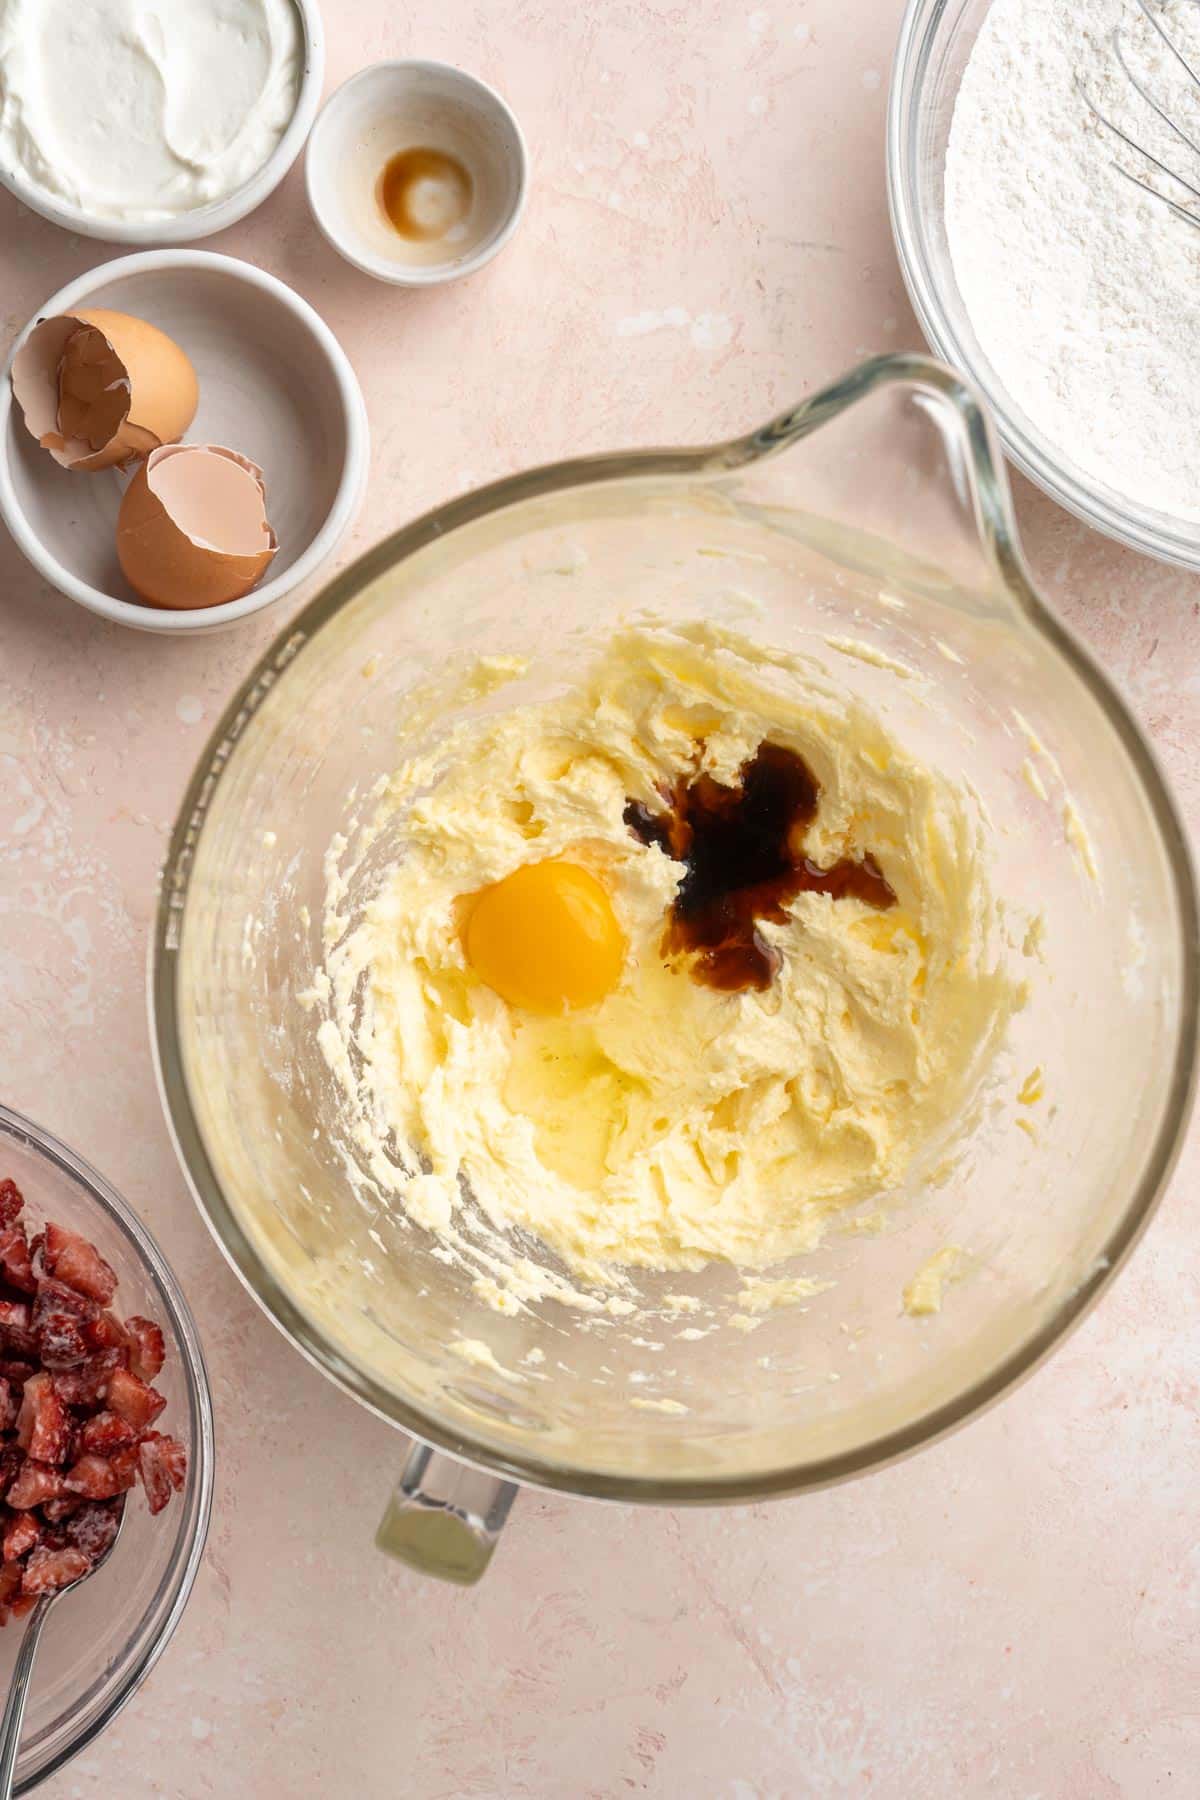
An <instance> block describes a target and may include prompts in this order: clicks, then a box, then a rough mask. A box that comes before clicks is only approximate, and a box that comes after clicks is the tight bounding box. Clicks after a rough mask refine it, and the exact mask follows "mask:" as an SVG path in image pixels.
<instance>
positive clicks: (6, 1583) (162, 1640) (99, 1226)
mask: <svg viewBox="0 0 1200 1800" xmlns="http://www.w3.org/2000/svg"><path fill="white" fill-rule="evenodd" d="M212 1476H213V1433H212V1404H211V1399H210V1395H209V1389H208V1377H207V1375H206V1373H205V1368H204V1358H203V1355H202V1353H201V1350H200V1343H199V1339H198V1337H197V1334H196V1327H195V1325H194V1323H193V1321H192V1317H191V1314H190V1312H189V1311H188V1307H187V1303H186V1301H185V1300H184V1298H183V1295H182V1293H181V1292H180V1290H179V1287H178V1284H177V1283H176V1281H175V1278H174V1276H173V1275H172V1273H171V1271H170V1269H169V1268H168V1267H167V1264H166V1262H165V1261H164V1260H163V1257H162V1253H161V1252H160V1250H159V1248H158V1246H157V1245H156V1244H155V1242H154V1240H153V1238H152V1237H151V1236H150V1235H149V1233H148V1232H147V1231H146V1229H145V1227H144V1226H143V1225H142V1223H141V1221H140V1220H139V1219H138V1218H137V1217H136V1216H135V1214H134V1213H133V1212H132V1211H131V1210H130V1208H129V1207H128V1206H127V1205H126V1204H125V1202H124V1201H123V1200H121V1199H120V1197H119V1196H118V1195H117V1194H116V1193H114V1191H113V1189H112V1188H111V1187H109V1185H108V1183H107V1182H106V1181H104V1179H103V1178H102V1177H101V1176H100V1175H98V1174H97V1173H96V1171H95V1170H94V1169H91V1168H89V1167H88V1165H87V1164H86V1163H85V1162H83V1161H82V1160H81V1159H80V1158H79V1157H77V1156H76V1155H75V1154H74V1153H73V1152H72V1151H70V1150H68V1149H67V1148H66V1146H65V1145H63V1144H61V1143H59V1142H58V1141H57V1140H56V1139H55V1138H53V1137H51V1136H50V1135H49V1134H48V1133H47V1132H44V1131H42V1130H41V1129H40V1127H38V1126H36V1125H33V1124H31V1123H30V1122H29V1121H28V1120H27V1119H23V1118H21V1117H20V1116H19V1115H18V1114H16V1113H13V1112H10V1111H9V1110H8V1108H6V1107H3V1106H0V1683H3V1685H4V1687H6V1686H7V1683H8V1678H9V1675H10V1673H11V1670H12V1665H13V1663H14V1662H15V1660H16V1654H17V1647H18V1645H19V1643H20V1638H21V1630H22V1620H23V1617H24V1615H25V1614H26V1613H27V1612H28V1611H29V1610H30V1609H31V1608H32V1607H33V1606H34V1605H35V1604H36V1600H37V1597H38V1595H39V1594H42V1593H45V1592H47V1591H50V1590H52V1589H54V1588H57V1587H65V1586H66V1585H67V1584H68V1583H69V1582H72V1581H75V1580H77V1579H78V1578H79V1576H81V1575H83V1574H85V1573H86V1572H87V1570H88V1569H89V1568H90V1567H91V1566H92V1564H93V1563H95V1562H98V1561H99V1560H100V1558H101V1557H102V1555H103V1553H104V1551H105V1550H106V1549H107V1548H108V1546H109V1544H110V1543H111V1542H112V1539H113V1537H114V1536H115V1534H116V1531H117V1527H118V1524H120V1522H121V1520H122V1517H123V1518H124V1527H123V1529H122V1532H121V1541H120V1543H119V1544H117V1545H116V1547H115V1549H114V1551H113V1554H112V1556H111V1557H109V1558H108V1561H107V1562H106V1564H105V1566H104V1567H103V1568H102V1569H98V1570H97V1572H96V1574H95V1575H94V1576H92V1577H90V1578H89V1579H88V1580H87V1581H84V1582H81V1583H80V1586H79V1587H78V1588H77V1589H76V1591H75V1592H74V1593H73V1594H70V1595H68V1596H66V1597H65V1598H64V1599H63V1601H62V1603H61V1605H60V1606H57V1607H55V1608H54V1610H53V1612H52V1613H51V1615H50V1618H49V1619H48V1621H47V1624H46V1629H45V1635H44V1638H43V1641H42V1647H41V1650H40V1652H39V1655H38V1661H37V1665H36V1668H35V1671H34V1680H33V1689H32V1692H31V1694H30V1698H29V1704H28V1707H27V1710H26V1715H25V1727H24V1732H23V1736H22V1742H21V1756H20V1761H19V1764H18V1767H17V1783H16V1790H15V1791H16V1792H17V1793H18V1794H23V1793H28V1792H29V1791H30V1790H31V1789H32V1788H33V1787H35V1786H36V1785H37V1784H38V1783H39V1782H40V1781H42V1780H44V1779H45V1777H46V1776H47V1775H49V1774H51V1773H52V1772H53V1771H54V1770H55V1769H58V1768H61V1767H62V1765H63V1763H65V1762H66V1761H67V1760H68V1758H70V1757H72V1756H74V1755H76V1753H77V1752H78V1751H80V1750H82V1749H83V1747H84V1746H85V1745H86V1744H88V1743H90V1741H91V1740H92V1738H94V1737H95V1736H96V1734H97V1732H99V1731H102V1730H103V1729H104V1727H105V1726H106V1725H107V1724H108V1722H109V1720H110V1719H112V1718H113V1717H114V1716H115V1714H116V1713H117V1712H118V1711H119V1709H120V1708H121V1707H122V1706H123V1705H124V1704H125V1702H126V1701H127V1700H128V1699H129V1698H130V1696H131V1695H132V1694H133V1693H134V1692H135V1691H136V1690H137V1688H138V1686H139V1685H140V1683H141V1682H142V1680H143V1679H144V1678H145V1676H146V1675H147V1674H148V1673H149V1671H150V1669H151V1668H153V1666H154V1664H155V1662H156V1661H157V1660H158V1657H159V1656H160V1655H161V1654H162V1651H163V1649H164V1648H165V1646H166V1644H167V1642H168V1640H169V1639H170V1636H171V1633H172V1632H173V1631H174V1629H175V1626H176V1625H177V1624H178V1622H179V1619H180V1617H181V1615H182V1613H183V1609H184V1607H185V1605H186V1604H187V1599H188V1595H189V1593H190V1592H191V1587H192V1582H193V1581H194V1579H195V1576H196V1570H197V1568H198V1567H199V1563H200V1558H201V1555H202V1553H203V1549H204V1540H205V1536H206V1533H207V1530H208V1518H209V1511H210V1508H211V1503H212ZM2 1692H3V1688H0V1693H2Z"/></svg>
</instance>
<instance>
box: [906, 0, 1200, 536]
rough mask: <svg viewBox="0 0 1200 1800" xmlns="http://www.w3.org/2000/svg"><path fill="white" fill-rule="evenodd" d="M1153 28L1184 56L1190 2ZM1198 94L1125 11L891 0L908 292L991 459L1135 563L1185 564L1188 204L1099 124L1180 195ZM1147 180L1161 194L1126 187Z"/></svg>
mask: <svg viewBox="0 0 1200 1800" xmlns="http://www.w3.org/2000/svg"><path fill="white" fill-rule="evenodd" d="M1154 11H1155V18H1156V19H1157V20H1158V21H1159V22H1160V23H1161V24H1162V25H1163V27H1164V28H1165V29H1166V30H1167V31H1168V32H1169V34H1170V36H1171V37H1172V39H1173V40H1174V42H1175V44H1176V45H1177V46H1178V47H1179V49H1180V50H1181V51H1182V52H1183V53H1184V55H1185V56H1187V57H1188V59H1189V60H1190V61H1191V62H1192V63H1193V65H1194V66H1195V65H1200V9H1197V8H1196V7H1195V6H1194V5H1192V4H1191V3H1190V0H1164V3H1163V4H1162V5H1161V6H1157V5H1156V6H1155V9H1154ZM1118 28H1120V30H1121V34H1122V43H1123V46H1124V52H1125V56H1126V60H1127V62H1128V64H1129V67H1130V68H1131V69H1132V70H1133V72H1134V74H1135V75H1137V76H1138V78H1139V79H1140V80H1141V81H1142V82H1143V84H1144V85H1145V86H1146V88H1147V90H1148V91H1149V93H1150V94H1151V95H1153V97H1154V98H1155V99H1156V100H1157V101H1158V102H1159V103H1160V104H1161V105H1162V106H1163V108H1164V110H1165V111H1166V112H1167V113H1168V114H1169V115H1170V116H1171V117H1172V118H1173V119H1175V120H1177V121H1178V123H1179V124H1180V125H1181V126H1182V127H1183V128H1184V129H1185V130H1187V131H1189V132H1190V133H1191V135H1192V136H1193V137H1196V136H1197V124H1198V123H1200V90H1197V89H1196V87H1195V86H1194V85H1193V84H1191V83H1190V82H1189V81H1188V80H1187V78H1186V76H1185V75H1184V73H1183V70H1182V68H1181V66H1180V64H1179V62H1178V60H1177V59H1176V58H1175V57H1174V56H1173V55H1172V53H1171V51H1170V49H1169V48H1168V46H1167V45H1166V43H1165V42H1164V40H1163V38H1162V37H1161V35H1160V34H1159V33H1158V32H1156V30H1155V28H1154V25H1153V23H1152V22H1150V21H1148V20H1147V19H1146V18H1145V17H1144V16H1143V15H1142V13H1141V11H1140V9H1139V8H1138V7H1137V6H1136V5H1135V4H1134V0H1096V3H1095V4H1094V5H1091V6H1088V7H1086V8H1081V7H1080V6H1078V5H1077V4H1076V3H1075V0H990V3H989V0H950V3H949V4H947V3H946V0H912V3H911V4H910V6H909V8H908V11H907V13H906V15H905V19H904V24H903V26H902V29H901V35H900V43H899V47H898V51H897V57H896V64H895V73H894V76H893V83H892V96H891V109H890V117H889V127H888V169H889V189H890V201H891V209H892V221H893V228H894V231H895V236H896V244H897V249H898V252H899V256H900V262H901V266H902V268H903V271H904V276H905V280H906V282H907V284H908V290H909V294H910V296H911V298H912V301H913V305H914V307H915V309H916V312H917V316H918V318H919V319H920V321H921V324H922V326H923V328H924V330H925V332H926V335H927V336H928V338H929V340H930V342H931V344H932V345H933V346H934V347H935V349H936V350H937V352H938V354H939V355H941V356H943V357H945V358H946V360H947V361H948V362H950V363H952V364H954V365H955V366H956V367H958V368H961V369H964V370H966V371H968V372H969V373H970V374H971V376H972V377H973V379H974V380H975V382H976V383H977V384H978V386H979V387H980V388H981V390H982V391H983V394H984V396H985V398H986V399H987V401H988V402H989V403H990V406H991V409H992V411H993V413H994V415H995V418H996V420H997V423H998V426H999V430H1000V434H1001V437H1002V439H1003V442H1004V446H1005V448H1006V450H1007V451H1008V454H1009V455H1010V456H1011V457H1012V459H1013V461H1014V462H1015V463H1016V464H1017V466H1018V467H1019V468H1020V469H1021V470H1022V471H1023V472H1024V473H1025V474H1026V475H1028V476H1030V477H1031V479H1032V480H1034V481H1036V482H1037V483H1038V484H1039V485H1040V486H1041V487H1042V488H1044V489H1045V490H1046V492H1047V493H1049V494H1050V495H1051V496H1052V497H1053V498H1054V499H1055V500H1057V501H1058V502H1059V503H1060V505H1062V506H1065V507H1067V508H1068V510H1069V511H1071V512H1073V513H1075V514H1076V515H1077V516H1078V517H1080V518H1082V519H1084V520H1086V521H1087V522H1088V523H1089V524H1091V525H1094V526H1095V527H1096V528H1097V529H1099V530H1100V531H1103V532H1105V533H1107V534H1108V535H1109V536H1110V537H1114V538H1117V539H1119V540H1120V541H1121V542H1123V543H1126V544H1130V545H1132V546H1133V547H1134V548H1135V549H1138V550H1142V551H1144V552H1146V553H1148V554H1150V555H1153V556H1158V557H1161V558H1163V559H1165V560H1167V561H1171V562H1176V563H1181V564H1184V565H1186V566H1188V567H1191V568H1196V567H1200V481H1197V470H1200V355H1198V354H1197V351H1198V349H1200V224H1193V223H1191V222H1189V221H1188V220H1186V219H1184V218H1181V217H1180V216H1178V214H1177V213H1176V212H1174V211H1173V210H1172V208H1171V207H1170V206H1169V205H1167V204H1166V200H1167V199H1170V200H1174V201H1176V202H1177V203H1184V202H1187V201H1188V200H1189V198H1191V196H1189V194H1188V192H1187V190H1186V189H1185V188H1182V187H1181V186H1180V185H1179V184H1178V183H1176V182H1173V181H1170V180H1168V179H1167V177H1165V176H1164V175H1161V174H1158V173H1156V172H1155V171H1154V169H1153V168H1152V166H1151V165H1150V164H1149V163H1148V162H1147V161H1146V160H1145V159H1143V158H1140V157H1138V156H1137V155H1136V154H1135V153H1134V152H1133V151H1132V150H1130V149H1129V148H1127V147H1126V146H1125V145H1123V144H1122V143H1121V142H1120V140H1119V139H1118V137H1117V136H1116V135H1115V133H1114V132H1112V131H1111V130H1109V129H1107V128H1106V127H1105V126H1104V125H1102V124H1101V123H1100V122H1099V121H1098V120H1097V118H1096V117H1095V114H1094V113H1093V111H1092V110H1091V108H1090V107H1089V104H1088V100H1089V98H1090V100H1091V101H1092V102H1093V103H1094V105H1095V107H1096V108H1098V109H1099V111H1100V112H1102V113H1103V114H1104V115H1106V117H1107V118H1108V119H1110V120H1111V121H1112V122H1113V124H1114V125H1116V126H1117V127H1118V128H1119V129H1120V130H1121V131H1124V132H1125V133H1127V134H1128V136H1129V137H1131V138H1133V139H1134V141H1135V142H1137V143H1138V144H1140V145H1142V146H1144V147H1145V149H1147V150H1148V151H1150V152H1151V154H1152V155H1154V156H1156V157H1159V158H1161V159H1162V160H1163V161H1164V162H1165V163H1166V164H1167V165H1168V166H1169V167H1171V168H1172V169H1174V170H1176V171H1177V172H1178V174H1179V175H1181V176H1183V177H1184V178H1186V179H1187V180H1189V181H1192V182H1196V183H1197V184H1198V185H1200V156H1197V155H1195V154H1194V153H1193V152H1191V151H1189V149H1188V148H1187V147H1186V146H1185V145H1184V144H1183V143H1182V142H1181V141H1180V139H1179V138H1178V137H1177V136H1176V135H1175V134H1174V133H1173V132H1172V131H1171V129H1170V128H1169V126H1168V125H1167V124H1165V123H1164V122H1163V121H1162V120H1161V119H1159V118H1156V117H1155V115H1154V113H1153V111H1152V110H1151V109H1150V107H1149V106H1148V105H1147V104H1146V103H1145V102H1144V101H1143V100H1141V99H1139V97H1138V95H1137V93H1136V91H1135V88H1134V86H1133V85H1132V83H1131V82H1130V81H1129V79H1128V77H1127V75H1126V74H1124V73H1123V72H1122V70H1121V67H1120V64H1119V62H1118V60H1117V55H1116V52H1115V49H1114V44H1113V34H1114V31H1115V30H1117V29H1118ZM1134 177H1136V178H1138V179H1140V180H1150V181H1151V183H1152V184H1156V185H1157V188H1158V190H1159V193H1160V195H1161V196H1163V197H1158V196H1156V195H1155V194H1152V193H1149V192H1147V191H1146V190H1145V188H1143V187H1139V186H1138V185H1136V182H1135V179H1133V178H1134Z"/></svg>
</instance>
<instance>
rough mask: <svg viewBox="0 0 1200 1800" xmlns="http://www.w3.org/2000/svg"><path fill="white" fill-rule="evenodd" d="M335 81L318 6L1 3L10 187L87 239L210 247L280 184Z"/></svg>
mask: <svg viewBox="0 0 1200 1800" xmlns="http://www.w3.org/2000/svg"><path fill="white" fill-rule="evenodd" d="M324 66H325V44H324V34H323V31H322V28H321V19H320V14H319V12H318V10H317V6H316V0H87V4H86V5H80V4H78V0H0V182H2V183H3V185H4V186H5V187H6V188H8V190H9V192H10V193H12V194H14V195H15V196H16V198H17V199H18V200H20V201H22V202H23V203H24V204H25V205H26V206H28V207H30V208H31V209H32V210H33V211H34V212H37V213H40V214H41V215H42V216H43V217H44V218H47V219H49V220H51V221H52V223H54V224H55V225H60V226H62V227H63V228H64V229H65V230H68V231H74V232H79V233H81V234H82V235H83V236H85V237H99V238H105V239H107V240H109V241H110V242H114V243H124V244H182V243H189V242H192V241H193V240H195V239H197V238H203V237H208V236H210V235H211V234H212V233H213V232H217V231H222V230H224V228H225V227H226V226H227V225H232V224H234V223H236V221H237V220H238V219H241V218H244V217H245V215H246V214H247V213H249V212H251V211H253V209H254V208H255V207H256V206H258V205H259V204H260V203H261V202H262V201H263V200H265V199H266V197H267V195H268V194H270V193H271V192H272V191H273V190H274V188H275V187H277V186H278V184H279V182H280V181H282V179H283V177H284V175H285V174H286V173H287V171H288V169H289V168H290V167H291V165H292V163H293V162H294V161H295V159H296V157H297V155H298V154H299V152H300V149H301V147H302V145H303V143H304V140H305V138H306V137H307V136H308V132H309V129H310V127H311V125H312V122H313V119H314V118H315V116H316V112H317V106H318V103H319V101H320V94H321V84H322V80H323V77H324Z"/></svg>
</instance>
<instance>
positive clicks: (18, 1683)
mask: <svg viewBox="0 0 1200 1800" xmlns="http://www.w3.org/2000/svg"><path fill="white" fill-rule="evenodd" d="M53 1599H54V1594H53V1593H49V1594H43V1595H42V1597H41V1599H40V1600H39V1601H38V1603H37V1605H36V1606H35V1607H34V1609H33V1611H32V1612H31V1613H30V1615H29V1623H28V1624H27V1625H26V1627H25V1636H24V1637H23V1638H22V1639H21V1648H20V1650H19V1651H18V1652H17V1666H16V1668H15V1669H14V1670H13V1675H12V1686H11V1687H10V1688H9V1690H8V1703H7V1705H6V1706H5V1708H4V1718H3V1719H2V1720H0V1800H11V1795H12V1791H13V1778H14V1776H15V1774H16V1768H17V1752H18V1750H19V1749H20V1748H21V1722H22V1720H23V1719H24V1717H25V1701H26V1700H27V1698H28V1696H29V1681H30V1677H31V1676H32V1674H33V1659H34V1657H35V1656H36V1655H37V1647H38V1640H39V1638H40V1637H41V1635H42V1626H43V1625H44V1624H45V1623H46V1614H47V1613H48V1612H49V1611H50V1603H51V1601H52V1600H53Z"/></svg>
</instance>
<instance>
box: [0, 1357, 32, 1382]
mask: <svg viewBox="0 0 1200 1800" xmlns="http://www.w3.org/2000/svg"><path fill="white" fill-rule="evenodd" d="M36 1374H37V1366H36V1364H34V1363H31V1362H20V1361H18V1360H17V1359H16V1358H15V1357H8V1356H0V1375H2V1376H3V1377H4V1379H5V1381H7V1382H8V1384H9V1386H10V1387H14V1388H23V1387H24V1386H25V1383H26V1382H27V1381H28V1380H29V1377H30V1376H31V1375H36Z"/></svg>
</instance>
